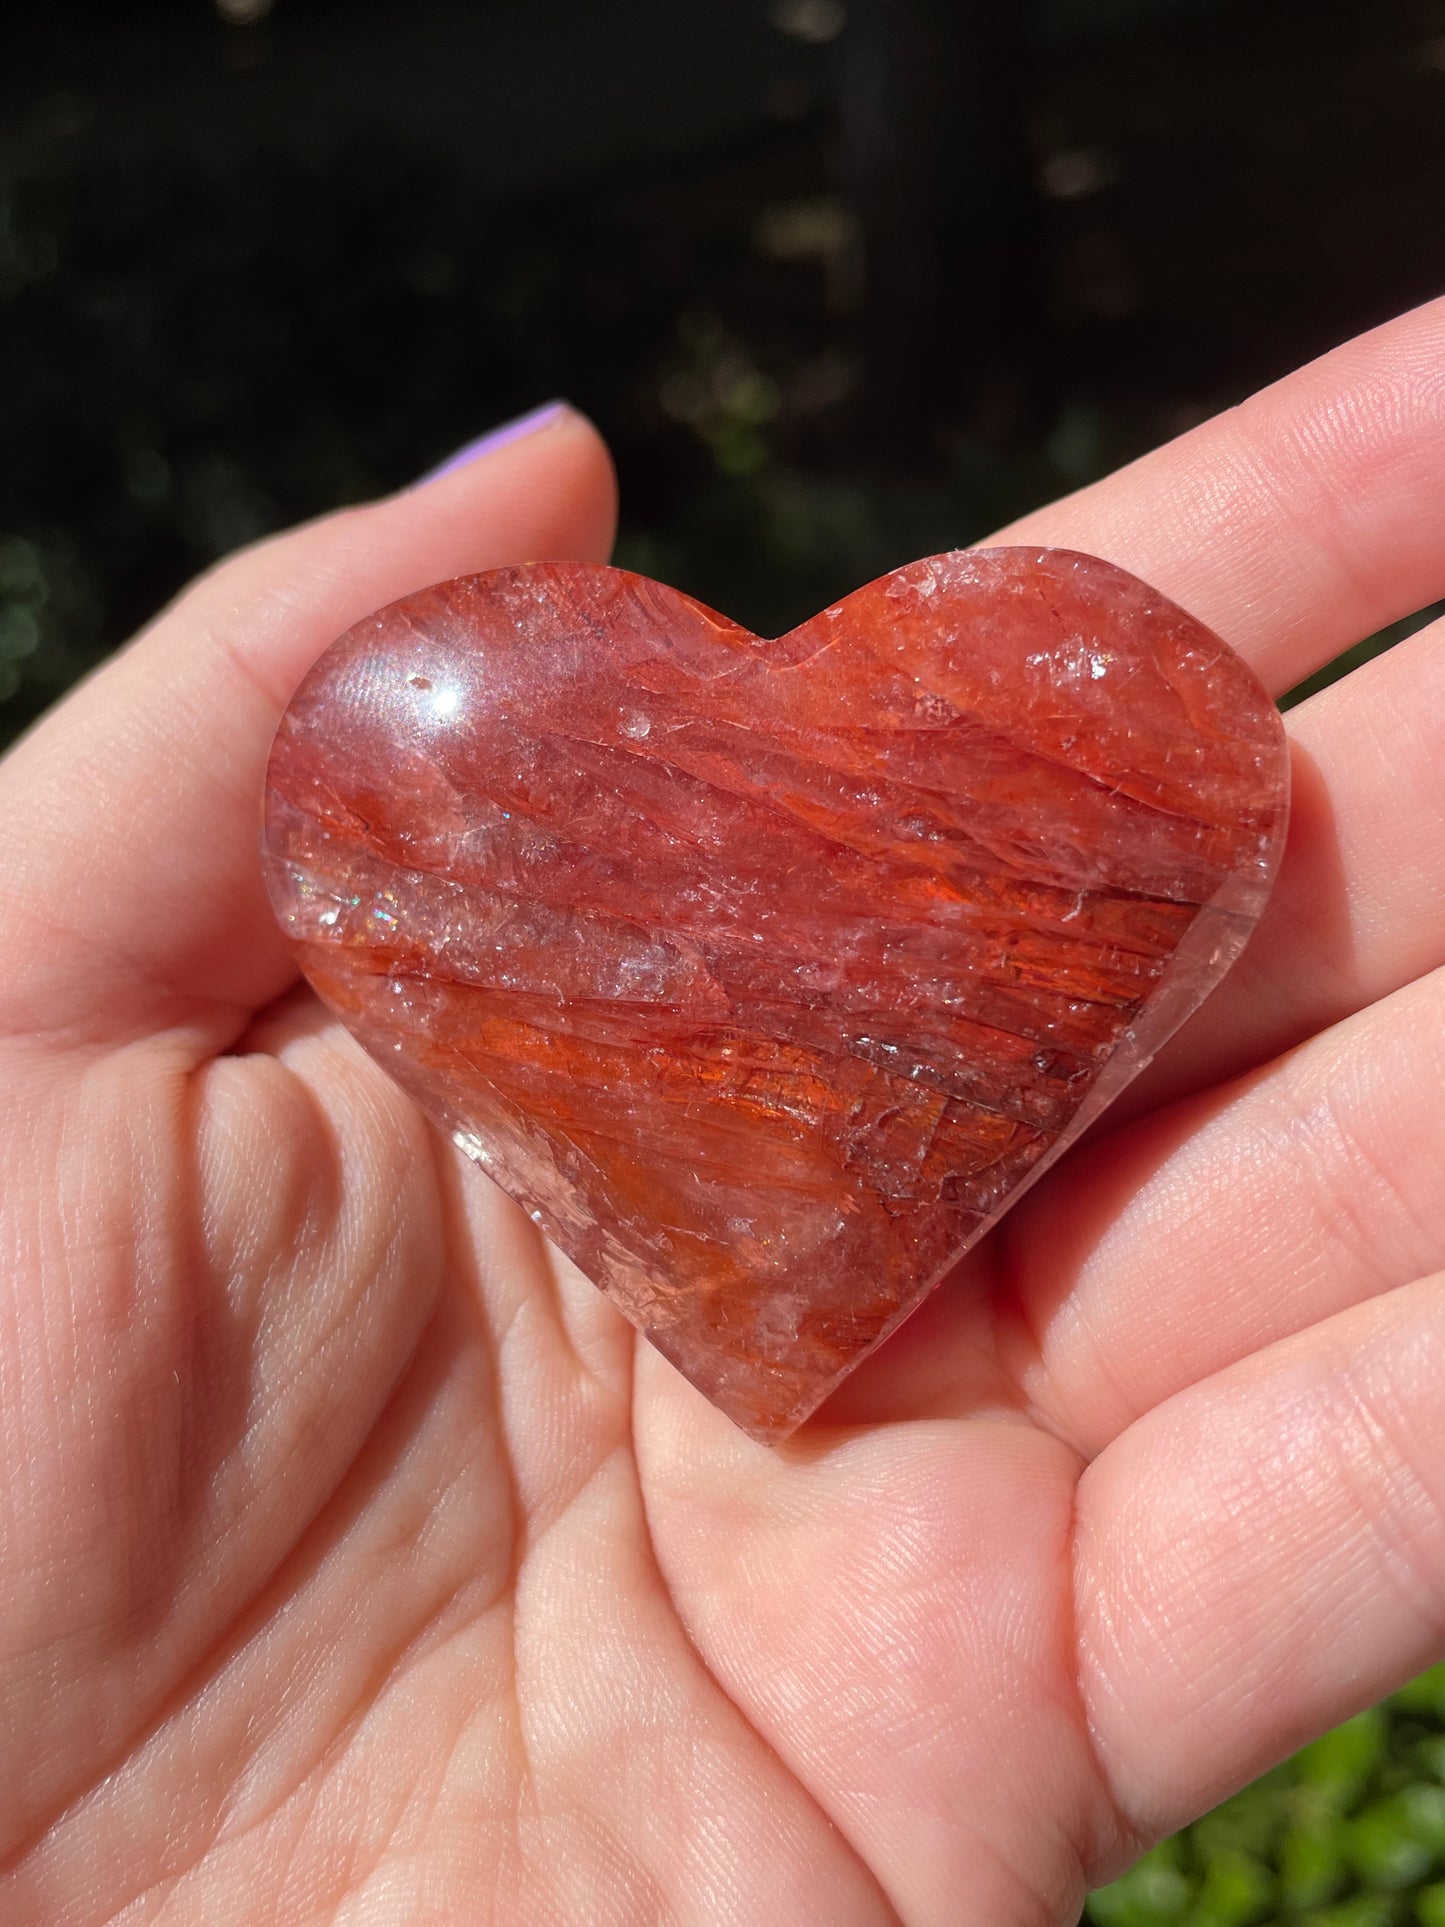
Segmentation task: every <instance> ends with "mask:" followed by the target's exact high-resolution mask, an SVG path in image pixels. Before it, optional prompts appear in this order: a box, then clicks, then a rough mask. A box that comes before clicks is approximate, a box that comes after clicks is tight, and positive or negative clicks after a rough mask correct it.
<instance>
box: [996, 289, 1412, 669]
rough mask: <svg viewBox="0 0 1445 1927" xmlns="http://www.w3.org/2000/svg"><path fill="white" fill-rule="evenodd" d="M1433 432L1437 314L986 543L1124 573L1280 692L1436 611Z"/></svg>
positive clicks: (1261, 397) (1371, 338)
mask: <svg viewBox="0 0 1445 1927" xmlns="http://www.w3.org/2000/svg"><path fill="white" fill-rule="evenodd" d="M1442 431H1445V301H1435V302H1432V303H1430V304H1429V305H1428V306H1426V307H1423V308H1419V309H1416V310H1415V311H1414V312H1413V313H1411V314H1407V315H1402V316H1401V317H1400V318H1399V319H1398V320H1395V321H1391V322H1388V323H1387V324H1386V325H1385V326H1384V327H1382V328H1376V329H1374V330H1373V331H1372V332H1371V333H1369V334H1366V335H1361V336H1360V337H1359V338H1358V339H1357V340H1354V341H1351V342H1348V343H1347V344H1346V345H1345V346H1344V347H1342V348H1337V349H1335V350H1334V351H1333V353H1331V354H1328V355H1325V356H1323V357H1322V358H1321V359H1320V360H1319V361H1316V362H1313V363H1311V364H1310V366H1308V367H1307V368H1302V369H1300V370H1299V371H1298V372H1297V373H1295V374H1292V375H1288V376H1286V378H1285V379H1284V380H1283V381H1280V382H1277V383H1275V384H1274V386H1273V387H1270V388H1266V389H1264V390H1263V391H1262V392H1261V393H1260V394H1258V395H1255V396H1254V397H1253V398H1252V399H1251V400H1250V401H1247V402H1245V403H1244V404H1243V406H1242V407H1239V408H1234V409H1230V410H1229V411H1228V412H1227V413H1225V414H1223V415H1219V416H1216V417H1215V419H1214V420H1212V421H1209V422H1205V423H1204V424H1203V425H1202V426H1201V427H1199V428H1196V429H1193V430H1192V431H1191V432H1190V433H1189V434H1187V435H1182V436H1180V437H1179V439H1178V440H1177V441H1174V442H1171V443H1169V444H1168V446H1167V447H1164V448H1161V449H1158V450H1156V451H1155V452H1154V453H1153V454H1150V455H1146V456H1144V457H1143V458H1142V459H1141V460H1139V461H1137V462H1134V463H1132V464H1131V465H1130V466H1129V467H1128V468H1125V469H1121V470H1120V471H1119V473H1118V474H1116V475H1111V476H1109V477H1108V478H1107V479H1106V480H1105V481H1102V482H1097V483H1095V484H1094V485H1093V486H1091V487H1089V488H1086V489H1082V490H1080V491H1079V493H1078V494H1076V495H1072V496H1070V497H1069V498H1068V499H1067V500H1065V501H1063V502H1058V503H1055V504H1054V505H1053V506H1052V507H1050V508H1046V509H1040V510H1039V511H1038V512H1037V513H1036V514H1033V515H1029V516H1025V517H1024V519H1023V520H1022V521H1020V522H1016V523H1014V524H1013V525H1012V526H1011V527H1010V528H1008V529H1005V530H1004V531H1003V532H1002V534H1000V535H997V536H994V537H992V538H991V540H993V541H995V542H1026V543H1035V542H1041V543H1049V544H1053V545H1056V546H1059V547H1064V548H1076V549H1084V550H1087V551H1089V552H1090V553H1091V554H1094V555H1101V556H1104V557H1105V558H1107V559H1108V560H1109V561H1111V562H1117V563H1120V564H1122V565H1123V566H1124V567H1125V568H1127V569H1131V570H1133V572H1134V573H1135V574H1136V575H1139V576H1142V577H1143V578H1144V580H1145V581H1146V582H1150V583H1152V584H1153V585H1154V586H1155V587H1156V588H1158V589H1162V590H1163V591H1164V593H1165V594H1166V595H1169V596H1172V597H1173V598H1174V600H1175V601H1176V602H1179V603H1182V604H1183V606H1184V607H1185V608H1186V609H1188V610H1189V611H1190V612H1191V613H1192V614H1194V615H1196V616H1198V617H1199V618H1200V619H1201V620H1202V621H1204V622H1206V623H1208V624H1209V625H1210V627H1211V628H1213V629H1215V630H1217V631H1218V633H1219V634H1220V635H1221V636H1223V637H1224V639H1225V640H1226V641H1227V642H1229V643H1230V644H1232V646H1233V647H1234V648H1236V649H1237V650H1239V652H1240V653H1241V654H1242V655H1243V656H1245V657H1246V658H1247V659H1248V660H1249V662H1250V663H1252V664H1253V666H1254V668H1255V670H1256V671H1257V673H1258V674H1259V675H1260V677H1261V678H1262V679H1263V681H1264V682H1265V683H1266V684H1267V685H1268V686H1269V687H1270V688H1271V689H1272V690H1274V691H1276V692H1281V691H1283V690H1286V689H1288V688H1290V687H1291V686H1292V685H1293V684H1294V683H1296V682H1298V681H1300V680H1301V678H1303V677H1304V676H1306V675H1308V674H1309V673H1310V672H1311V671H1312V670H1315V669H1317V668H1319V667H1320V666H1321V665H1322V664H1323V663H1326V662H1328V661H1329V660H1330V659H1331V658H1332V657H1334V656H1336V655H1338V654H1339V652H1340V651H1341V650H1342V649H1344V648H1347V647H1348V646H1349V645H1350V644H1351V643H1353V642H1357V641H1359V640H1360V638H1361V637H1363V636H1367V635H1370V634H1372V633H1373V632H1374V631H1375V630H1377V629H1380V628H1382V627H1383V626H1384V625H1385V624H1386V623H1389V622H1394V621H1396V620H1398V619H1399V618H1401V617H1403V616H1407V615H1411V614H1413V613H1414V612H1415V611H1416V610H1417V609H1422V608H1424V607H1426V605H1427V604H1429V603H1431V602H1434V601H1436V600H1437V599H1438V598H1439V597H1440V596H1441V594H1442V593H1445V547H1442V545H1441V543H1440V540H1439V517H1438V513H1437V509H1436V504H1437V503H1438V501H1439V499H1440V496H1441V493H1442V491H1445V432H1442Z"/></svg>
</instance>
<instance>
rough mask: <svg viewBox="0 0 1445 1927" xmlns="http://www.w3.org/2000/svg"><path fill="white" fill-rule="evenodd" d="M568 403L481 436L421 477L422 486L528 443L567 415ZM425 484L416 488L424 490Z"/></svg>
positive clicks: (550, 403) (546, 404) (546, 405)
mask: <svg viewBox="0 0 1445 1927" xmlns="http://www.w3.org/2000/svg"><path fill="white" fill-rule="evenodd" d="M568 412H569V411H568V407H567V404H566V402H565V401H545V402H543V403H542V406H541V407H540V408H531V409H528V411H527V413H526V414H525V415H515V416H513V418H512V420H511V421H509V422H503V423H502V424H501V425H500V427H497V428H489V429H488V430H487V432H486V434H485V435H479V436H478V437H477V439H476V440H475V441H474V442H468V443H467V444H466V446H465V447H464V448H459V449H458V450H457V452H456V454H455V455H448V457H447V458H446V460H445V461H444V462H441V463H439V464H438V465H437V467H436V468H429V469H428V470H427V472H426V474H425V475H423V476H422V477H421V482H435V481H439V480H440V478H441V477H442V476H443V475H454V474H455V473H456V471H457V470H458V469H459V468H467V467H469V466H470V464H471V463H473V462H480V461H482V460H484V459H485V457H486V456H488V455H495V454H496V452H497V450H498V449H499V448H507V447H509V446H510V445H511V444H512V443H513V442H520V441H524V440H525V439H526V437H527V436H528V435H535V434H536V433H537V431H538V429H540V428H547V427H550V425H551V424H552V423H553V422H555V421H558V420H560V419H561V417H562V416H563V415H565V414H567V413H568ZM421 482H418V483H417V484H416V486H417V487H420V486H421Z"/></svg>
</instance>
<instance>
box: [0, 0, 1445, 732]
mask: <svg viewBox="0 0 1445 1927" xmlns="http://www.w3.org/2000/svg"><path fill="white" fill-rule="evenodd" d="M117 13H118V10H117V9H116V8H115V7H114V6H113V5H106V4H100V3H99V0H97V3H96V4H90V5H87V4H82V3H81V0H53V3H52V4H50V5H48V6H47V7H46V8H45V9H44V11H43V12H39V11H37V12H35V13H33V14H30V13H29V10H26V11H25V12H22V13H21V14H20V16H19V19H18V24H12V26H11V27H10V28H9V29H8V31H7V34H6V39H5V41H4V42H3V44H0V740H3V738H4V737H5V736H7V735H9V734H11V733H13V732H14V730H15V729H17V728H18V727H20V726H21V725H23V724H24V723H25V722H26V721H28V720H29V718H30V717H31V716H32V715H34V714H35V713H36V712H37V711H38V709H39V708H41V707H43V706H44V704H45V703H47V702H48V701H49V700H51V699H52V698H53V696H54V695H55V694H56V693H57V691H58V690H59V689H60V688H62V687H63V686H64V684H65V683H66V682H67V681H69V680H70V679H71V678H73V676H74V675H75V674H76V673H77V672H78V671H79V670H81V669H82V668H83V667H85V666H86V665H87V664H88V663H90V662H91V661H93V660H94V659H95V658H96V656H97V655H98V654H100V653H103V652H104V651H105V650H106V649H108V648H111V647H113V646H114V645H115V644H116V643H117V642H118V641H119V640H121V639H122V638H123V637H124V635H125V634H126V633H127V632H128V631H129V630H130V629H131V628H133V627H134V625H135V624H136V623H137V622H139V621H140V620H142V619H143V618H144V617H145V616H146V615H148V614H149V613H150V612H151V611H152V610H153V609H154V608H155V607H156V606H157V605H158V604H159V603H160V602H162V601H163V600H164V599H165V598H166V597H167V596H169V595H170V594H171V593H172V592H173V591H174V590H175V589H176V588H177V586H178V585H179V584H180V583H181V582H183V581H184V580H185V579H186V578H187V577H188V576H189V575H190V574H192V573H193V572H194V571H195V570H196V569H197V568H199V567H200V566H201V565H203V564H204V563H206V562H207V561H209V560H211V559H212V558H213V557H214V556H216V555H218V554H220V553H222V552H224V551H225V550H226V549H228V548H231V547H233V546H235V545H236V544H237V543H240V542H243V541H246V540H248V539H250V538H252V537H254V536H256V535H259V534H262V533H263V532H265V531H266V530H268V529H272V528H276V527H279V526H282V525H284V524H285V523H288V522H290V521H292V520H294V519H296V518H297V517H299V516H303V515H307V514H311V513H314V512H316V511H317V510H320V509H324V508H326V507H329V506H331V505H333V504H335V503H338V502H343V501H350V500H355V499H358V498H361V497H364V496H366V495H368V494H370V493H372V492H374V491H377V490H381V489H389V488H394V487H397V486H399V485H401V484H403V483H404V482H406V481H407V480H408V479H409V478H411V477H413V476H414V475H416V474H418V473H420V472H421V471H422V470H423V469H425V468H426V467H427V466H428V465H429V464H431V463H432V462H434V461H435V460H437V459H438V458H440V457H441V456H443V455H444V454H446V453H447V451H448V450H449V449H450V448H451V447H453V446H454V445H455V444H457V443H458V442H461V441H464V440H467V439H468V438H470V437H471V436H473V435H474V434H476V433H478V432H479V431H480V430H482V429H483V428H485V427H486V426H487V425H488V424H490V423H492V422H494V421H497V420H499V419H501V418H503V417H504V416H506V415H508V414H509V413H511V412H513V411H515V410H517V409H521V408H526V407H529V406H531V405H533V404H535V403H536V402H538V401H540V400H543V399H546V398H547V397H550V396H552V395H556V394H564V395H567V396H569V397H571V398H572V399H573V400H574V401H576V402H577V403H578V404H579V405H580V406H582V407H584V408H586V409H587V410H589V411H590V412H591V413H592V414H593V415H594V416H595V418H596V419H597V421H598V422H599V423H600V424H601V426H602V427H603V429H604V430H605V431H606V433H607V434H608V436H609V437H610V439H611V441H612V443H613V446H614V448H615V450H616V453H617V457H618V463H619V467H620V470H621V477H622V488H623V503H624V536H623V542H622V549H621V556H620V559H622V560H624V561H626V562H628V563H630V564H632V565H633V566H636V567H640V568H642V569H644V570H646V571H650V572H654V573H657V574H660V575H663V576H666V577H668V578H669V579H671V580H672V581H674V582H676V583H677V584H679V585H680V586H682V587H685V588H688V589H690V590H692V591H693V592H694V593H696V594H699V595H701V596H702V597H703V598H704V599H706V600H709V601H713V602H716V603H718V604H720V605H723V606H725V607H726V608H727V609H728V611H729V612H730V613H732V614H734V615H736V616H738V617H740V618H743V619H745V620H748V621H750V622H751V623H752V624H754V625H755V626H757V627H760V628H777V627H779V626H786V625H787V624H789V623H790V622H792V621H794V620H796V619H798V618H800V617H801V616H803V615H804V614H807V613H809V612H811V610H813V609H814V608H815V607H817V606H819V605H820V604H821V603H822V602H824V601H826V600H828V599H830V598H832V597H833V596H835V595H837V594H839V593H842V592H844V591H846V590H847V589H849V588H851V587H853V586H855V585H856V584H857V583H858V582H860V581H862V580H864V579H866V578H867V577H868V576H869V575H872V574H874V573H877V572H878V571H879V570H881V569H883V568H885V567H888V566H891V565H892V564H894V563H897V562H900V561H903V560H906V559H908V558H910V557H912V556H915V555H918V554H921V553H925V552H928V551H930V550H936V549H941V548H946V547H953V546H957V545H959V544H961V543H964V542H967V541H969V540H971V539H974V538H976V537H978V536H980V535H982V534H983V533H985V532H986V531H987V530H988V528H989V527H990V526H993V525H996V524H997V523H998V522H1000V521H1001V520H1003V519H1004V518H1005V517H1007V516H1009V515H1011V514H1012V513H1014V512H1016V511H1017V510H1019V509H1020V508H1022V507H1025V506H1028V505H1030V504H1032V503H1034V502H1036V501H1039V500H1041V499H1044V498H1046V497H1047V496H1049V495H1051V494H1054V493H1057V492H1058V491H1060V490H1062V489H1066V488H1068V487H1071V486H1074V485H1076V484H1077V483H1078V482H1079V481H1081V480H1085V479H1087V478H1088V477H1090V476H1092V475H1095V474H1097V473H1100V472H1101V471H1103V470H1105V469H1107V468H1109V467H1111V466H1113V465H1114V464H1116V463H1117V462H1118V461H1120V460H1122V459H1125V458H1127V457H1128V456H1129V455H1131V454H1134V453H1136V452H1138V451H1139V450H1141V449H1142V448H1145V447H1147V446H1149V445H1151V444H1153V443H1155V442H1157V441H1159V440H1161V439H1163V438H1165V437H1167V436H1169V435H1170V434H1172V433H1174V432H1176V431H1177V430H1178V429H1179V428H1180V427H1182V426H1184V425H1186V424H1188V423H1190V422H1192V421H1195V420H1197V419H1199V418H1200V417H1202V416H1204V415H1206V414H1208V413H1210V412H1212V411H1213V410H1215V409H1216V408H1218V407H1219V406H1221V405H1222V404H1224V403H1227V402H1228V401H1230V400H1233V399H1235V398H1237V397H1238V396H1240V395H1242V394H1244V393H1245V392H1247V391H1248V390H1249V389H1250V388H1252V387H1254V386H1256V385H1258V384H1259V383H1260V382H1262V381H1265V380H1268V379H1269V378H1271V377H1272V376H1274V375H1276V374H1279V373H1281V372H1283V371H1284V370H1285V369H1287V368H1288V367H1290V366H1291V365H1293V364H1294V363H1295V362H1297V361H1299V360H1301V359H1302V358H1304V357H1307V356H1309V355H1312V354H1314V353H1316V352H1317V351H1319V350H1320V349H1322V348H1324V347H1326V346H1328V345H1330V344H1331V343H1333V342H1335V341H1337V340H1339V339H1340V338H1342V337H1343V336H1345V335H1347V334H1349V333H1351V332H1353V331H1355V330H1356V329H1358V328H1360V327H1363V326H1366V325H1368V324H1369V323H1371V322H1374V321H1376V320H1379V319H1382V318H1383V317H1385V316H1386V315H1388V314H1390V313H1391V312H1393V311H1395V310H1397V309H1399V308H1401V307H1404V306H1406V305H1408V304H1410V303H1412V302H1415V301H1418V300H1420V299H1422V298H1424V297H1426V296H1428V295H1431V294H1433V293H1435V292H1437V291H1439V290H1440V289H1441V288H1442V287H1445V219H1442V187H1445V0H1379V3H1377V4H1369V5H1366V4H1360V3H1359V0H1354V3H1353V4H1340V0H1299V3H1296V0H1253V3H1250V0H1245V3H1244V4H1235V5H1227V4H1221V3H1220V0H1215V3H1214V4H1200V3H1199V0H1194V3H1191V0H1037V3H1036V4H1028V0H997V3H994V0H774V4H772V5H768V4H766V0H686V4H685V5H680V4H677V3H676V0H613V3H612V4H600V3H599V0H479V3H476V4H471V5H459V4H447V3H446V0H410V3H409V4H408V3H406V0H392V3H391V4H387V0H270V3H269V4H267V0H150V4H148V5H146V4H131V5H128V6H127V7H126V8H125V10H124V14H123V17H122V18H119V19H118V18H117ZM11 19H12V22H15V21H16V16H15V15H13V14H12V15H11Z"/></svg>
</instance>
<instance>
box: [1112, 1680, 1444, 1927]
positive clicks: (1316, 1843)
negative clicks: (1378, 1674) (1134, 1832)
mask: <svg viewBox="0 0 1445 1927" xmlns="http://www.w3.org/2000/svg"><path fill="white" fill-rule="evenodd" d="M1087 1918H1088V1919H1089V1920H1090V1921H1092V1922H1094V1923H1096V1927H1256V1923H1262V1922H1276V1921H1277V1922H1281V1923H1284V1922H1288V1923H1290V1924H1291V1927H1294V1924H1295V1923H1298V1927H1445V1666H1440V1667H1437V1668H1436V1669H1435V1670H1434V1671H1433V1672H1430V1673H1426V1674H1425V1675H1424V1676H1423V1677H1422V1678H1420V1679H1417V1680H1415V1681H1414V1682H1413V1683H1412V1684H1411V1685H1409V1686H1407V1687H1406V1688H1405V1689H1404V1690H1403V1691H1402V1692H1399V1693H1396V1694H1395V1695H1394V1697H1393V1698H1391V1699H1388V1700H1386V1701H1385V1703H1384V1704H1383V1705H1382V1706H1377V1707H1374V1708H1372V1709H1371V1710H1370V1711H1369V1712H1367V1713H1361V1714H1360V1715H1359V1717H1358V1718H1356V1719H1353V1720H1350V1721H1348V1722H1347V1723H1346V1724H1345V1725H1344V1726H1341V1727H1337V1728H1336V1730H1335V1731H1334V1732H1333V1733H1328V1734H1326V1735H1325V1737H1324V1738H1323V1739H1321V1740H1317V1741H1316V1742H1315V1743H1314V1745H1313V1746H1307V1747H1306V1748H1305V1749H1304V1751H1303V1752H1302V1753H1299V1754H1296V1756H1295V1758H1294V1759H1292V1760H1290V1761H1289V1762H1288V1763H1287V1764H1286V1765H1284V1766H1281V1767H1278V1768H1276V1770H1275V1771H1274V1772H1272V1773H1267V1774H1266V1775H1265V1776H1264V1778H1263V1779H1261V1780H1257V1781H1256V1782H1255V1783H1254V1785H1253V1786H1251V1787H1247V1788H1246V1789H1245V1790H1244V1792H1242V1793H1239V1794H1237V1795H1236V1796H1235V1797H1234V1798H1233V1799H1232V1800H1227V1801H1226V1802H1225V1803H1224V1805H1223V1806H1221V1807H1218V1808H1216V1809H1215V1811H1214V1812H1213V1813H1210V1814H1207V1815H1206V1816H1205V1817H1204V1818H1203V1819H1202V1820H1199V1821H1196V1823H1195V1824H1194V1825H1193V1826H1192V1827H1187V1828H1186V1829H1185V1830H1184V1832H1183V1833H1180V1834H1176V1835H1175V1837H1174V1838H1173V1839H1172V1840H1166V1841H1165V1842H1164V1844H1163V1845H1162V1846H1159V1847H1156V1848H1155V1849H1154V1851H1153V1852H1152V1853H1150V1854H1147V1855H1146V1856H1145V1858H1144V1859H1143V1860H1141V1861H1140V1862H1139V1864H1138V1866H1136V1867H1134V1868H1133V1869H1132V1870H1131V1871H1130V1872H1129V1873H1127V1874H1125V1876H1124V1877H1123V1879H1122V1880H1118V1881H1116V1882H1115V1883H1114V1885H1113V1886H1111V1887H1105V1888H1103V1889H1102V1890H1101V1891H1100V1892H1099V1893H1096V1894H1095V1895H1094V1896H1093V1898H1092V1899H1091V1900H1090V1902H1089V1906H1088V1914H1087Z"/></svg>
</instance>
